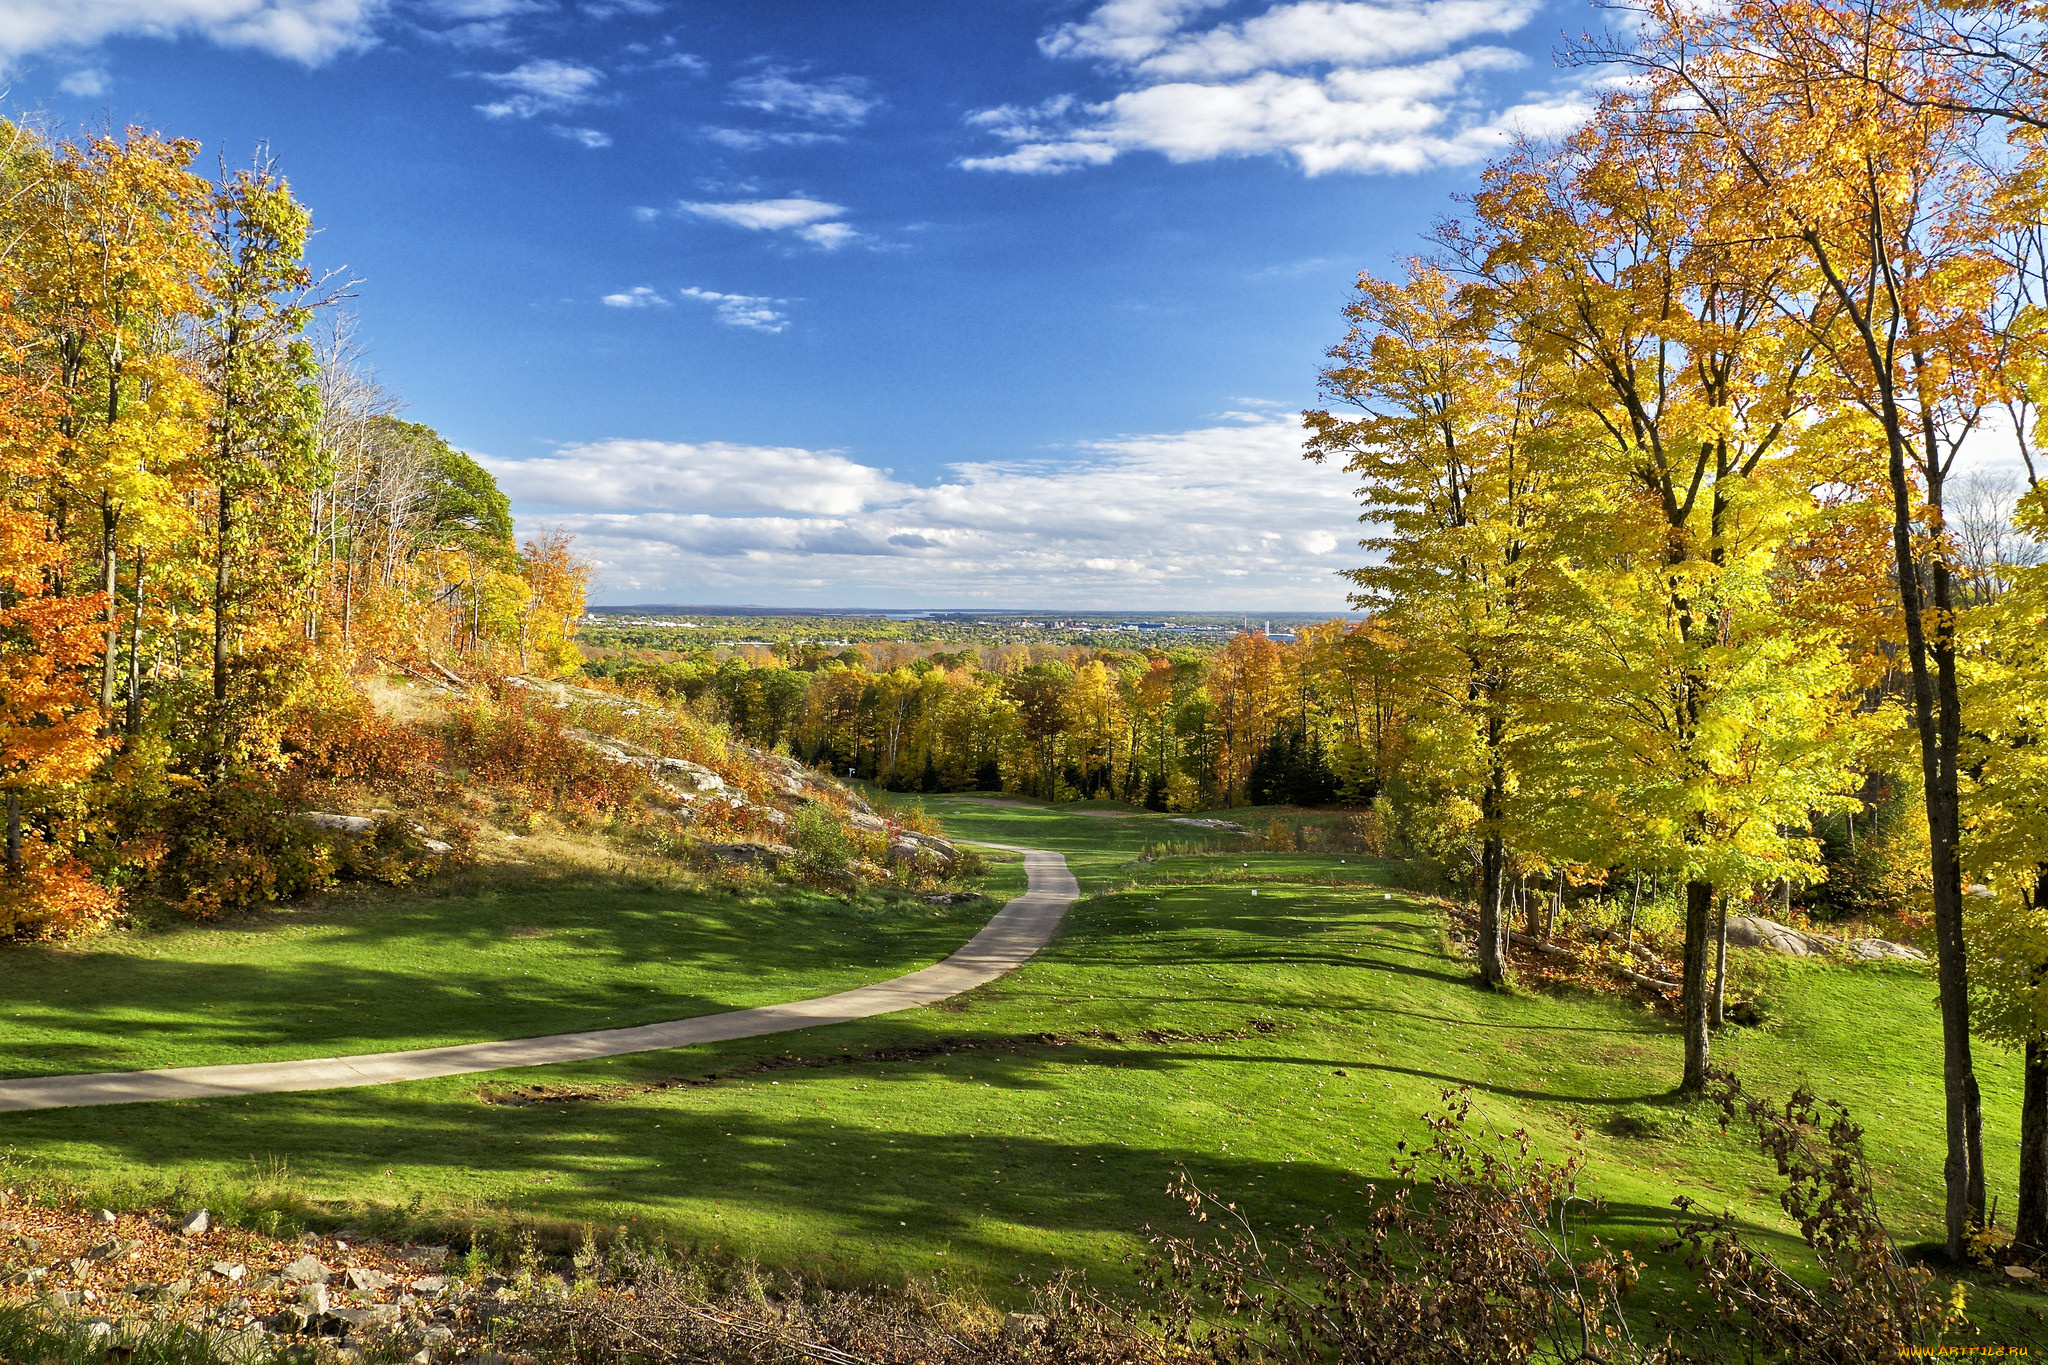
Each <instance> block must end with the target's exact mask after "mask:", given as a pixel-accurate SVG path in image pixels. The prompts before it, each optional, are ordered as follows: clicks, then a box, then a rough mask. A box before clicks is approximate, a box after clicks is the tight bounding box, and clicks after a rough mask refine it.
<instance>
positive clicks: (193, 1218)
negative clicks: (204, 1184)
mask: <svg viewBox="0 0 2048 1365" xmlns="http://www.w3.org/2000/svg"><path fill="white" fill-rule="evenodd" d="M212 1226H213V1217H212V1215H210V1214H208V1213H207V1211H206V1210H205V1209H194V1210H192V1212H190V1213H188V1214H186V1215H185V1221H184V1222H182V1223H180V1224H178V1235H179V1236H180V1237H197V1236H199V1234H201V1233H203V1232H205V1231H206V1230H207V1229H208V1228H210V1227H212Z"/></svg>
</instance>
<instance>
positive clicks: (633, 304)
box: [599, 284, 668, 308]
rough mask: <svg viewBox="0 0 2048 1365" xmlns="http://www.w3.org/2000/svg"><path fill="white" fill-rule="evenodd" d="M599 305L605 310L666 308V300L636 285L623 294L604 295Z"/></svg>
mask: <svg viewBox="0 0 2048 1365" xmlns="http://www.w3.org/2000/svg"><path fill="white" fill-rule="evenodd" d="M599 302H600V303H602V304H604V306H605V307H607V308H666V307H668V300H667V299H665V298H663V297H662V296H661V295H660V294H659V293H657V292H656V291H655V290H652V289H650V288H648V287H647V286H646V285H644V284H636V285H634V286H633V287H632V288H631V289H628V290H627V291H626V292H625V293H623V294H606V295H605V296H604V297H603V298H602V299H600V300H599Z"/></svg>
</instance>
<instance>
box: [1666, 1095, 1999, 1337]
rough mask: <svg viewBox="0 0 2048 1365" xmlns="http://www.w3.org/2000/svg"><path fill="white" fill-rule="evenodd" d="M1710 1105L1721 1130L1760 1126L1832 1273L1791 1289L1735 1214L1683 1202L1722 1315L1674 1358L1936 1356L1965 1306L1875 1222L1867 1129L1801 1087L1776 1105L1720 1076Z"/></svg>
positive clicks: (1686, 1233) (1793, 1209)
mask: <svg viewBox="0 0 2048 1365" xmlns="http://www.w3.org/2000/svg"><path fill="white" fill-rule="evenodd" d="M1707 1097H1708V1099H1709V1100H1711V1101H1712V1102H1713V1103H1714V1104H1715V1106H1716V1107H1717V1108H1718V1109H1719V1111H1720V1122H1721V1126H1722V1127H1723V1128H1724V1129H1725V1128H1727V1127H1729V1126H1730V1125H1732V1124H1733V1123H1735V1122H1737V1121H1738V1120H1742V1121H1746V1122H1748V1123H1750V1124H1752V1125H1754V1127H1755V1130H1756V1138H1757V1146H1758V1147H1759V1149H1761V1150H1762V1152H1763V1154H1764V1155H1765V1156H1767V1157H1770V1158H1771V1159H1772V1160H1773V1161H1774V1162H1775V1163H1776V1165H1777V1168H1778V1174H1779V1175H1781V1176H1783V1177H1785V1180H1786V1184H1785V1190H1784V1192H1783V1193H1782V1194H1781V1195H1780V1196H1779V1198H1778V1202H1779V1203H1780V1204H1781V1205H1782V1206H1783V1207H1784V1210H1785V1212H1786V1213H1787V1214H1788V1215H1790V1217H1791V1218H1792V1220H1793V1221H1794V1222H1795V1223H1797V1224H1798V1225H1799V1232H1800V1235H1801V1236H1802V1237H1803V1238H1804V1239H1805V1241H1806V1244H1807V1245H1808V1246H1809V1247H1811V1248H1813V1254H1814V1257H1815V1259H1816V1260H1818V1261H1819V1262H1820V1267H1821V1269H1822V1271H1823V1272H1824V1273H1825V1275H1826V1279H1825V1280H1824V1281H1823V1282H1822V1283H1821V1284H1819V1285H1817V1286H1815V1285H1808V1284H1806V1283H1804V1282H1802V1281H1800V1280H1798V1279H1795V1278H1794V1277H1793V1276H1792V1275H1791V1274H1790V1273H1788V1272H1787V1271H1786V1270H1785V1268H1784V1267H1783V1266H1781V1265H1779V1264H1778V1263H1777V1261H1776V1260H1775V1259H1773V1258H1772V1256H1771V1255H1770V1253H1769V1252H1767V1251H1764V1250H1763V1249H1761V1248H1759V1247H1754V1246H1751V1245H1749V1244H1748V1243H1747V1242H1745V1241H1744V1240H1743V1239H1742V1237H1741V1235H1740V1234H1739V1233H1737V1231H1736V1229H1735V1217H1734V1215H1733V1214H1732V1213H1728V1212H1722V1213H1718V1214H1707V1213H1703V1212H1700V1211H1698V1210H1697V1209H1696V1206H1695V1205H1694V1204H1693V1202H1692V1201H1691V1200H1690V1199H1686V1198H1683V1197H1681V1198H1680V1199H1679V1200H1678V1201H1677V1202H1678V1209H1679V1219H1678V1225H1677V1231H1678V1239H1677V1241H1676V1242H1675V1243H1673V1244H1672V1246H1673V1247H1678V1246H1682V1247H1684V1248H1685V1250H1686V1259H1687V1261H1688V1263H1689V1264H1690V1265H1691V1266H1692V1267H1693V1269H1694V1270H1695V1271H1696V1272H1697V1273H1698V1274H1699V1276H1700V1279H1701V1282H1702V1284H1703V1285H1704V1287H1705V1288H1706V1290H1707V1293H1708V1295H1709V1296H1710V1298H1711V1299H1712V1301H1713V1303H1714V1306H1715V1308H1716V1309H1717V1310H1718V1322H1717V1323H1716V1324H1715V1325H1714V1327H1712V1328H1710V1329H1709V1330H1708V1331H1707V1332H1706V1333H1704V1334H1703V1335H1702V1337H1701V1338H1700V1339H1699V1340H1697V1341H1694V1342H1688V1343H1686V1344H1684V1345H1683V1346H1681V1347H1678V1348H1675V1349H1674V1351H1673V1353H1672V1356H1671V1359H1672V1360H1673V1361H1674V1362H1678V1361H1700V1362H1707V1361H1730V1360H1745V1361H1752V1362H1757V1361H1775V1360H1779V1359H1784V1358H1787V1357H1790V1358H1792V1359H1796V1360H1800V1361H1812V1362H1821V1363H1823V1365H1835V1363H1836V1362H1839V1363H1840V1365H1850V1363H1851V1362H1856V1361H1867V1360H1903V1359H1905V1358H1907V1357H1909V1356H1912V1355H1918V1354H1933V1352H1932V1351H1931V1350H1928V1349H1926V1348H1929V1347H1932V1346H1934V1345H1936V1344H1937V1343H1938V1342H1939V1341H1940V1340H1941V1337H1942V1336H1943V1334H1944V1333H1945V1332H1946V1331H1947V1330H1948V1329H1949V1328H1950V1327H1951V1326H1954V1325H1956V1324H1958V1323H1959V1322H1960V1321H1961V1319H1962V1304H1961V1300H1960V1297H1958V1298H1957V1299H1955V1300H1953V1301H1947V1302H1945V1301H1943V1300H1942V1299H1941V1298H1940V1297H1939V1296H1938V1295H1936V1294H1934V1293H1933V1292H1932V1284H1931V1281H1932V1278H1933V1277H1932V1276H1930V1275H1929V1274H1928V1272H1927V1271H1926V1270H1925V1269H1924V1268H1922V1267H1920V1266H1913V1265H1908V1264H1906V1262H1905V1259H1904V1258H1903V1257H1902V1256H1900V1254H1899V1251H1898V1248H1897V1247H1896V1246H1894V1245H1893V1243H1892V1239H1891V1235H1890V1234H1889V1233H1888V1232H1887V1231H1886V1230H1885V1226H1884V1223H1883V1222H1882V1220H1881V1219H1880V1218H1879V1217H1878V1210H1877V1199H1876V1195H1875V1194H1874V1193H1873V1191H1872V1189H1871V1182H1870V1168H1869V1164H1868V1162H1867V1161H1866V1160H1865V1158H1864V1154H1863V1129H1862V1128H1860V1127H1859V1126H1857V1124H1856V1123H1855V1121H1854V1120H1852V1119H1851V1118H1850V1116H1849V1111H1848V1109H1847V1108H1845V1107H1844V1106H1843V1105H1841V1104H1839V1103H1837V1102H1835V1101H1833V1100H1822V1099H1819V1098H1817V1097H1816V1096H1815V1095H1814V1093H1813V1092H1812V1091H1811V1090H1808V1089H1807V1088H1806V1087H1805V1086H1803V1085H1802V1086H1800V1087H1799V1088H1798V1089H1796V1090H1794V1091H1793V1092H1792V1095H1791V1097H1790V1098H1789V1099H1787V1100H1786V1101H1785V1103H1784V1105H1783V1106H1782V1108H1781V1107H1778V1106H1774V1105H1772V1104H1770V1103H1768V1102H1766V1101H1764V1100H1762V1099H1759V1098H1757V1097H1755V1096H1752V1095H1748V1094H1745V1093H1744V1092H1743V1089H1742V1086H1741V1084H1740V1082H1738V1081H1737V1080H1736V1078H1735V1077H1734V1076H1732V1075H1730V1074H1728V1073H1727V1072H1724V1071H1710V1072H1709V1073H1708V1077H1707Z"/></svg>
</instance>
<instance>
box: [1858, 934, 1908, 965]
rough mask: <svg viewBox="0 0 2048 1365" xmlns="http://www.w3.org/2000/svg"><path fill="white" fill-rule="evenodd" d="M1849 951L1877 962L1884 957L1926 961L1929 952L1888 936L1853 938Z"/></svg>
mask: <svg viewBox="0 0 2048 1365" xmlns="http://www.w3.org/2000/svg"><path fill="white" fill-rule="evenodd" d="M1849 952H1850V953H1851V954H1852V955H1853V956H1855V957H1858V958H1860V959H1862V960H1863V961H1865V962H1876V961H1879V960H1881V959H1884V958H1898V959H1900V960H1901V961H1905V962H1925V961H1926V960H1927V954H1925V953H1923V952H1921V951H1920V950H1919V949H1918V948H1914V947H1911V946H1910V945H1908V944H1904V943H1894V942H1892V941H1891V940H1890V939H1888V938H1852V939H1850V940H1849Z"/></svg>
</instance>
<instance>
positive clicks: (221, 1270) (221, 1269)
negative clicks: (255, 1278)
mask: <svg viewBox="0 0 2048 1365" xmlns="http://www.w3.org/2000/svg"><path fill="white" fill-rule="evenodd" d="M207 1269H209V1270H211V1271H212V1272H213V1273H214V1274H216V1275H218V1276H220V1277H221V1278H222V1279H223V1280H227V1281H229V1282H230V1283H232V1282H235V1281H239V1280H240V1279H241V1278H242V1276H243V1275H245V1274H247V1273H248V1272H247V1271H246V1270H244V1268H243V1267H242V1266H241V1265H240V1264H239V1263H237V1262H234V1261H215V1262H214V1263H213V1264H212V1265H211V1266H208V1267H207Z"/></svg>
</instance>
